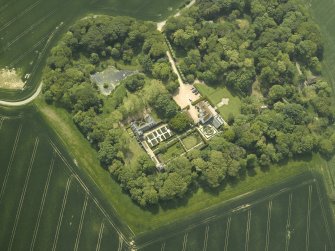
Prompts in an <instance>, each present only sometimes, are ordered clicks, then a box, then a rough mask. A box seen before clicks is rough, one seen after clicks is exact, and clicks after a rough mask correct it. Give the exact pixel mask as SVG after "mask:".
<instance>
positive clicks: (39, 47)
mask: <svg viewBox="0 0 335 251" xmlns="http://www.w3.org/2000/svg"><path fill="white" fill-rule="evenodd" d="M184 2H185V1H184V0H144V1H137V0H125V1H120V0H101V1H96V0H93V1H91V0H73V1H66V0H48V1H41V0H17V1H9V0H1V2H0V3H1V5H0V34H1V35H0V68H3V67H5V66H8V67H15V68H20V69H21V73H22V76H24V75H25V74H26V73H30V74H31V77H30V78H29V79H28V85H27V88H26V89H25V90H24V91H19V92H15V91H14V92H13V91H4V90H1V91H0V98H1V99H7V100H20V99H23V98H24V97H26V96H27V95H28V94H30V93H31V92H32V91H33V90H34V89H35V88H36V87H37V82H38V81H39V78H40V77H41V70H42V68H43V65H44V63H45V59H46V56H47V54H48V52H49V49H50V48H51V47H52V46H53V45H54V44H55V42H56V41H57V40H58V39H59V37H60V35H61V34H62V33H63V32H64V31H66V30H67V28H68V26H69V25H70V24H72V23H73V22H74V21H75V20H77V19H78V18H81V17H84V16H85V15H87V14H90V13H92V14H109V15H127V16H132V17H136V18H139V19H145V20H154V21H157V20H163V19H165V18H166V17H167V16H169V15H171V14H172V13H174V12H176V10H177V9H178V8H179V7H180V6H181V5H182V4H183V3H184ZM57 27H58V28H57Z"/></svg>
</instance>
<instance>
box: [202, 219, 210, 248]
mask: <svg viewBox="0 0 335 251" xmlns="http://www.w3.org/2000/svg"><path fill="white" fill-rule="evenodd" d="M208 234H209V225H207V226H206V230H205V239H204V247H203V249H202V251H207V245H208Z"/></svg>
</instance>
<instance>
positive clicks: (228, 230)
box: [224, 217, 231, 251]
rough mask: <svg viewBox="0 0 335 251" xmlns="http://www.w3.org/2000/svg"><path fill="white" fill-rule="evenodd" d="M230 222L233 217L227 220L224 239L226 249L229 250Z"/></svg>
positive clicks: (225, 250)
mask: <svg viewBox="0 0 335 251" xmlns="http://www.w3.org/2000/svg"><path fill="white" fill-rule="evenodd" d="M230 223H231V217H229V218H228V220H227V227H226V236H225V240H224V251H227V250H228V245H229V234H230Z"/></svg>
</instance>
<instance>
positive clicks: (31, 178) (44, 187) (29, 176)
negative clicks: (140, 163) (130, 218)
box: [0, 110, 133, 250]
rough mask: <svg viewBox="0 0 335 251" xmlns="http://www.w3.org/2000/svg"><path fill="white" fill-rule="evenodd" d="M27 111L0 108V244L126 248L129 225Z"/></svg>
mask: <svg viewBox="0 0 335 251" xmlns="http://www.w3.org/2000/svg"><path fill="white" fill-rule="evenodd" d="M29 112H30V114H34V116H31V115H29V116H27V115H24V114H23V113H22V112H20V113H17V114H16V115H15V116H7V115H8V114H7V115H6V114H4V113H1V112H0V115H1V116H0V153H1V154H0V163H1V166H0V188H1V190H0V222H1V224H0V247H1V250H128V248H129V243H128V241H129V240H130V239H131V238H132V236H133V234H132V232H131V230H130V229H128V228H127V227H126V226H124V225H123V224H121V223H120V222H119V220H118V219H117V218H116V215H114V214H113V213H114V211H113V210H112V209H111V208H110V207H108V205H107V206H106V205H103V200H102V199H100V198H99V196H100V195H99V194H97V193H96V191H95V188H94V187H92V184H90V182H89V181H88V180H87V179H86V177H85V175H83V174H82V173H81V172H80V171H79V170H78V169H77V168H76V167H75V166H74V165H73V164H71V163H72V162H71V161H69V158H68V157H67V156H66V154H64V153H63V152H62V148H61V146H59V143H58V142H57V139H55V138H54V137H53V135H52V133H50V132H49V131H48V130H46V129H45V128H46V126H45V124H43V121H42V120H40V119H39V117H38V116H37V115H36V113H34V112H33V111H31V110H30V111H29ZM120 247H121V248H120Z"/></svg>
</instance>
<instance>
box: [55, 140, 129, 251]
mask: <svg viewBox="0 0 335 251" xmlns="http://www.w3.org/2000/svg"><path fill="white" fill-rule="evenodd" d="M50 144H51V146H52V147H53V149H54V150H55V151H56V153H57V155H58V156H59V157H60V158H61V159H62V161H63V162H64V164H65V165H66V167H67V168H68V170H69V171H70V173H71V175H73V176H74V177H75V178H76V180H77V181H78V182H79V184H80V185H81V187H82V188H83V189H84V190H85V191H86V193H87V194H88V195H89V196H90V198H91V199H92V200H93V201H94V203H95V205H96V206H97V207H98V208H99V209H100V211H101V213H102V214H103V215H104V216H105V218H106V219H107V221H108V222H109V223H110V224H111V225H112V226H113V228H114V229H115V231H116V232H117V233H118V234H119V236H121V237H122V239H123V240H124V241H125V243H126V244H127V245H128V246H130V244H129V242H128V241H127V239H126V237H125V236H124V235H123V233H122V232H121V230H120V229H119V228H118V227H117V226H116V224H115V223H114V222H113V220H112V219H111V218H110V215H109V214H108V213H107V212H106V210H105V209H104V208H103V207H102V206H101V205H100V203H99V201H98V199H97V198H96V197H95V196H94V195H93V194H92V192H91V191H90V190H89V189H88V187H87V186H86V185H85V183H84V182H83V181H82V179H81V178H80V177H79V175H78V174H77V172H76V171H75V170H74V168H73V167H72V166H71V165H70V164H69V163H68V161H67V160H66V158H65V157H64V156H63V155H62V153H61V152H60V150H59V149H58V148H57V146H56V145H55V144H54V143H53V142H52V141H51V140H50ZM126 226H127V227H128V229H129V230H130V231H131V233H132V234H133V235H135V234H134V232H133V231H132V230H131V228H130V227H129V226H128V225H126Z"/></svg>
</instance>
